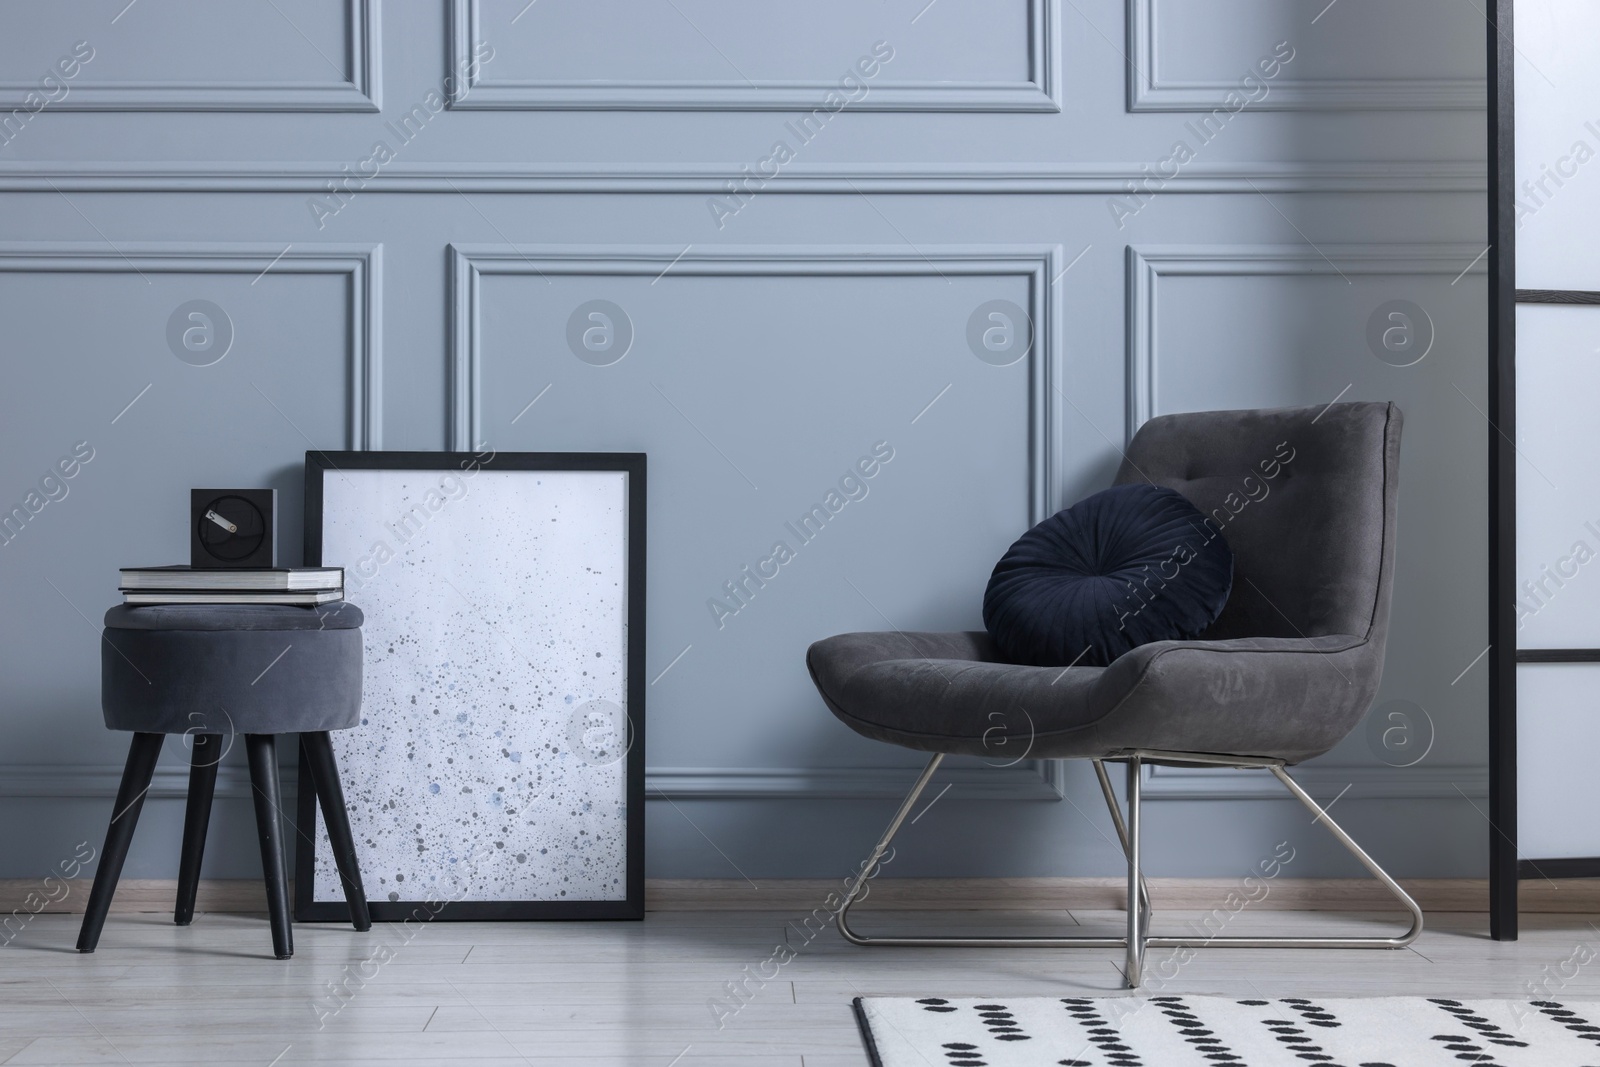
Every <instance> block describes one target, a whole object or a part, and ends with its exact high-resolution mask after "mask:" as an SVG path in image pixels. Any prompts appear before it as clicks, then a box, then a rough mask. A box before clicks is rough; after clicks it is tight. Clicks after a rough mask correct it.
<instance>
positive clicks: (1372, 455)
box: [1116, 403, 1402, 648]
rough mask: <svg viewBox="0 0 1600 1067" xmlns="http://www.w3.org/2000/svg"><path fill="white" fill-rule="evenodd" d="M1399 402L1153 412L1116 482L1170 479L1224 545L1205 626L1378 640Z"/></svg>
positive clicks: (1382, 633)
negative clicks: (1223, 595)
mask: <svg viewBox="0 0 1600 1067" xmlns="http://www.w3.org/2000/svg"><path fill="white" fill-rule="evenodd" d="M1401 421H1402V419H1401V414H1400V409H1399V408H1397V407H1396V406H1395V405H1394V404H1392V403H1352V404H1333V405H1331V406H1329V407H1326V408H1316V407H1312V408H1278V409H1272V410H1261V411H1202V412H1193V413H1189V414H1181V415H1161V416H1158V417H1156V418H1153V419H1151V420H1150V421H1149V422H1147V423H1145V424H1144V425H1143V426H1142V427H1140V428H1139V431H1138V433H1136V434H1135V435H1134V438H1133V441H1132V443H1131V444H1129V446H1128V451H1127V453H1126V456H1125V457H1124V459H1123V462H1122V466H1121V468H1120V469H1119V470H1118V471H1117V478H1116V480H1117V482H1118V484H1121V483H1124V482H1139V481H1147V480H1148V481H1150V482H1153V483H1154V484H1156V485H1161V486H1167V487H1169V488H1172V489H1176V490H1177V491H1178V492H1180V493H1182V494H1183V495H1184V496H1186V497H1188V498H1189V500H1191V501H1192V502H1193V503H1194V505H1195V506H1196V507H1198V508H1199V509H1200V510H1201V511H1202V512H1204V513H1205V514H1206V515H1207V516H1209V518H1208V519H1207V521H1206V535H1207V536H1209V535H1211V534H1214V533H1218V532H1220V533H1221V535H1222V536H1223V537H1224V538H1226V539H1227V542H1228V544H1229V546H1230V547H1231V548H1232V549H1233V557H1234V574H1233V591H1232V593H1231V594H1229V597H1228V603H1227V605H1226V606H1225V607H1224V608H1223V610H1222V614H1221V616H1220V617H1219V618H1218V619H1217V621H1216V622H1214V623H1213V624H1212V625H1211V627H1210V628H1209V629H1208V630H1207V631H1206V632H1205V633H1204V634H1202V635H1201V638H1202V639H1204V640H1228V639H1232V638H1240V637H1320V636H1323V635H1327V634H1352V635H1354V636H1357V637H1364V638H1366V639H1368V640H1370V641H1374V642H1376V643H1377V645H1378V646H1379V647H1380V648H1381V647H1382V646H1383V642H1384V638H1385V637H1386V635H1387V631H1388V623H1389V597H1390V590H1391V587H1392V585H1393V581H1394V544H1395V507H1396V500H1397V488H1398V481H1399V478H1398V475H1399V466H1400V428H1401Z"/></svg>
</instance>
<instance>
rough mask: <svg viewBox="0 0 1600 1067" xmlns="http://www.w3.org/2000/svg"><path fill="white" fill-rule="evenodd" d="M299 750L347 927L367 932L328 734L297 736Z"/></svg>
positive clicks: (347, 818) (364, 903)
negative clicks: (347, 917)
mask: <svg viewBox="0 0 1600 1067" xmlns="http://www.w3.org/2000/svg"><path fill="white" fill-rule="evenodd" d="M300 746H301V748H302V749H303V750H304V751H305V754H306V763H307V765H308V766H309V767H310V768H311V782H312V784H313V785H314V786H316V790H317V800H318V802H320V803H321V804H322V821H323V822H324V823H326V824H327V827H328V842H329V843H330V844H331V845H333V860H334V862H335V863H336V864H338V866H339V880H340V881H341V882H343V883H344V899H345V902H346V903H347V904H349V905H350V923H351V925H352V926H354V927H355V928H356V929H357V930H363V931H365V930H370V929H372V917H371V916H370V915H369V914H368V913H367V891H366V888H365V887H364V886H362V884H361V865H360V863H359V862H358V861H357V860H356V841H355V838H354V837H353V836H352V835H351V833H350V816H349V814H348V813H347V812H346V811H345V808H344V787H343V786H342V785H340V784H339V763H338V761H337V760H336V759H334V755H333V742H332V741H331V740H330V739H329V738H328V732H327V731H326V730H322V731H319V732H316V733H305V734H301V735H300Z"/></svg>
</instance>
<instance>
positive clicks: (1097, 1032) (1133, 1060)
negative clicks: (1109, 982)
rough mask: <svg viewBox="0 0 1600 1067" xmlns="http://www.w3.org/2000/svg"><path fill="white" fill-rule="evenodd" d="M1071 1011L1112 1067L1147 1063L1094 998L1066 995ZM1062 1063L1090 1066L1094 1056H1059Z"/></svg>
mask: <svg viewBox="0 0 1600 1067" xmlns="http://www.w3.org/2000/svg"><path fill="white" fill-rule="evenodd" d="M1061 1003H1062V1004H1064V1005H1066V1009H1067V1014H1068V1015H1071V1016H1072V1017H1073V1019H1075V1020H1077V1022H1078V1023H1079V1025H1081V1026H1082V1027H1083V1029H1084V1032H1085V1033H1086V1035H1087V1036H1088V1038H1089V1043H1090V1044H1091V1045H1093V1046H1094V1047H1095V1048H1097V1049H1099V1050H1100V1052H1101V1054H1102V1055H1103V1056H1104V1057H1105V1061H1106V1063H1107V1064H1109V1065H1110V1067H1145V1062H1144V1060H1142V1059H1140V1058H1139V1054H1138V1053H1136V1052H1134V1051H1133V1049H1131V1048H1129V1047H1128V1046H1127V1045H1124V1044H1123V1043H1122V1041H1121V1038H1120V1035H1119V1034H1118V1033H1117V1031H1116V1030H1115V1029H1114V1028H1113V1027H1112V1025H1111V1022H1110V1020H1108V1019H1107V1018H1106V1017H1105V1016H1104V1015H1101V1014H1100V1009H1098V1008H1096V1007H1095V1006H1094V1001H1092V1000H1090V999H1089V998H1088V997H1062V998H1061ZM1057 1062H1058V1063H1060V1064H1061V1065H1062V1067H1088V1065H1090V1064H1092V1063H1093V1061H1092V1060H1087V1061H1086V1060H1078V1059H1065V1060H1058V1061H1057Z"/></svg>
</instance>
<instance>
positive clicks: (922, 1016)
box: [855, 997, 1600, 1067]
mask: <svg viewBox="0 0 1600 1067" xmlns="http://www.w3.org/2000/svg"><path fill="white" fill-rule="evenodd" d="M855 1010H856V1018H857V1019H858V1020H859V1021H860V1023H861V1033H862V1037H863V1039H864V1040H865V1041H866V1045H867V1052H868V1055H869V1056H870V1058H871V1060H872V1063H873V1064H874V1065H875V1067H1035V1065H1040V1067H1043V1065H1048V1067H1190V1065H1194V1067H1215V1065H1220V1064H1241V1065H1245V1067H1278V1065H1280V1064H1281V1065H1284V1067H1289V1065H1293V1067H1307V1065H1308V1064H1326V1065H1328V1067H1463V1065H1464V1064H1471V1065H1476V1067H1558V1065H1559V1067H1600V1003H1595V1002H1582V1001H1573V1002H1571V1003H1562V1002H1557V1001H1553V1000H1532V1001H1528V1000H1444V999H1433V998H1427V999H1425V998H1422V997H1373V998H1366V999H1360V1000H1341V999H1327V1000H1315V1001H1312V1000H1304V999H1300V998H1285V999H1283V1000H1235V999H1233V998H1230V997H1150V998H1148V999H1145V998H1138V997H998V998H994V999H989V1000H979V999H971V998H960V999H950V1000H945V999H943V998H941V997H924V998H922V999H920V1000H915V999H912V998H910V997H858V998H857V999H856V1001H855Z"/></svg>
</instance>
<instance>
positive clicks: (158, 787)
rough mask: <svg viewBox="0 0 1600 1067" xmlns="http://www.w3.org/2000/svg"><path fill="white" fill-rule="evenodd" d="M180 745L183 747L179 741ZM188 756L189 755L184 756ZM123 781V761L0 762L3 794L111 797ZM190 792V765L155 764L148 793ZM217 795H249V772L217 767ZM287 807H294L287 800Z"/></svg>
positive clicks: (288, 792) (288, 788)
mask: <svg viewBox="0 0 1600 1067" xmlns="http://www.w3.org/2000/svg"><path fill="white" fill-rule="evenodd" d="M178 747H180V748H181V747H183V746H182V744H181V743H180V744H179V746H178ZM185 758H187V757H185ZM283 779H284V791H285V796H287V797H292V796H293V795H294V786H295V781H294V775H293V774H285V775H284V776H283ZM121 782H122V765H121V764H120V763H104V764H93V763H53V764H52V763H11V764H0V797H49V798H61V799H66V798H88V799H100V798H111V797H115V796H116V795H117V786H118V785H119V784H120V783H121ZM188 795H189V768H188V767H187V766H186V765H168V764H162V765H161V766H159V767H157V768H156V773H155V777H154V778H152V779H151V780H150V789H149V791H148V792H147V793H146V794H145V796H146V797H147V798H149V799H151V800H182V799H183V798H184V797H186V796H188ZM216 796H217V797H218V799H224V798H226V799H229V800H246V799H248V798H249V797H250V772H249V771H248V770H247V769H246V768H245V767H243V766H236V765H234V764H232V763H228V764H225V765H223V766H221V767H218V768H217V792H216ZM285 808H286V810H288V811H293V810H294V808H293V806H292V805H289V804H288V803H287V801H286V802H285Z"/></svg>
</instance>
